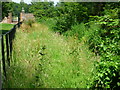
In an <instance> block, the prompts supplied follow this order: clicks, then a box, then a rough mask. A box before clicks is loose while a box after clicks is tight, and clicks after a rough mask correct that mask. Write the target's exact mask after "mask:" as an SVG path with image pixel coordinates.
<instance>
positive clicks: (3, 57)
mask: <svg viewBox="0 0 120 90" xmlns="http://www.w3.org/2000/svg"><path fill="white" fill-rule="evenodd" d="M1 37H2V38H1V46H2V49H1V50H2V63H3V72H4V75H5V77H6V69H5V53H4V37H3V35H2V36H1Z"/></svg>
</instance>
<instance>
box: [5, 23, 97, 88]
mask: <svg viewBox="0 0 120 90" xmlns="http://www.w3.org/2000/svg"><path fill="white" fill-rule="evenodd" d="M26 29H27V30H26ZM97 59H98V57H95V55H94V54H93V53H92V52H91V51H89V49H88V46H87V45H85V44H84V43H83V42H81V43H80V42H78V40H76V39H74V38H68V39H65V37H64V36H60V35H58V34H55V33H53V32H52V31H51V30H49V29H48V27H46V26H45V25H42V24H34V26H33V27H32V28H29V27H27V26H26V25H24V24H23V25H22V27H21V29H20V30H17V33H16V38H15V40H14V44H13V59H12V62H11V67H10V68H9V69H8V72H7V75H8V80H7V81H6V82H5V83H4V87H7V88H86V87H87V84H88V83H89V82H90V81H91V80H92V79H91V77H92V72H93V71H94V70H95V69H94V65H93V64H94V61H95V60H97Z"/></svg>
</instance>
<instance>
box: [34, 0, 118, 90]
mask: <svg viewBox="0 0 120 90" xmlns="http://www.w3.org/2000/svg"><path fill="white" fill-rule="evenodd" d="M33 7H34V6H33ZM119 8H120V3H119V2H116V3H79V2H74V3H71V2H61V3H58V4H57V7H55V9H54V13H56V14H54V15H55V16H54V18H52V19H49V20H48V21H50V20H51V22H55V23H54V24H53V25H52V24H51V26H52V29H53V30H54V31H55V32H58V33H60V34H63V35H65V36H67V37H73V38H78V40H79V41H81V42H82V41H84V42H85V43H86V44H88V45H89V49H90V50H92V51H93V52H94V53H95V54H96V55H99V56H100V57H101V59H100V61H96V63H95V66H96V70H97V72H96V74H95V75H94V76H93V78H94V80H93V81H92V82H91V84H90V85H88V87H89V88H90V87H91V88H95V87H100V88H119V87H120V83H119V82H120V52H119V51H120V48H119V47H120V29H119V28H120V27H119V26H120V17H119V14H120V10H119ZM37 17H38V16H37ZM46 17H48V18H50V17H49V16H46ZM41 19H42V18H41ZM46 20H47V19H45V21H46ZM46 24H47V25H49V23H48V22H47V23H46ZM49 26H50V25H49ZM51 26H50V27H51Z"/></svg>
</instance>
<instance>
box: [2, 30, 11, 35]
mask: <svg viewBox="0 0 120 90" xmlns="http://www.w3.org/2000/svg"><path fill="white" fill-rule="evenodd" d="M8 31H9V30H1V33H0V34H5V33H7V32H8Z"/></svg>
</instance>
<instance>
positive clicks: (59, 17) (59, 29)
mask: <svg viewBox="0 0 120 90" xmlns="http://www.w3.org/2000/svg"><path fill="white" fill-rule="evenodd" d="M30 12H32V13H33V14H34V15H35V17H36V20H37V21H38V22H39V23H43V24H45V25H47V26H48V27H49V28H50V30H47V28H46V27H45V28H42V29H41V27H42V26H41V27H40V28H39V26H37V27H32V25H31V22H29V23H28V26H31V29H28V28H29V27H28V28H26V29H27V30H26V29H25V28H24V30H23V32H24V33H23V32H19V33H18V38H21V37H22V38H23V36H24V39H25V40H23V41H22V42H24V43H25V44H23V45H24V46H22V45H21V46H17V45H20V42H19V41H18V40H16V42H15V49H14V50H15V52H14V53H15V54H16V55H15V57H14V58H15V59H16V63H18V61H22V60H23V62H25V61H26V62H32V63H33V62H35V65H33V66H32V68H33V70H34V68H35V67H36V68H37V69H35V71H34V72H35V74H33V75H37V76H32V75H31V78H35V80H36V81H34V84H32V83H30V82H29V83H27V82H26V83H27V84H28V86H29V85H30V86H31V87H74V88H78V87H83V88H85V87H88V88H92V89H94V88H112V89H113V88H115V89H117V88H119V87H120V15H119V14H120V2H116V3H110V2H100V3H95V2H92V3H85V2H84V3H82V2H59V3H57V4H56V6H54V4H53V2H35V1H34V0H33V1H32V4H31V7H30ZM34 28H36V29H34ZM34 30H35V31H34ZM37 30H38V31H37ZM53 32H55V33H53ZM23 34H24V35H23ZM28 37H29V38H28ZM16 39H17V38H16ZM17 41H18V43H19V44H17ZM28 43H29V44H30V46H29V45H28ZM34 44H35V45H34ZM25 45H28V46H26V47H25ZM31 46H35V47H31ZM18 47H20V48H18ZM17 48H18V49H20V50H17ZM27 48H29V49H27ZM31 48H32V49H31ZM88 49H89V50H88ZM16 50H17V51H19V52H18V53H17V52H16ZM24 50H28V51H26V52H25V53H24V52H23V51H24ZM91 51H92V52H91ZM89 52H90V53H89ZM91 53H94V54H95V55H96V57H100V60H99V59H97V60H96V58H94V57H93V58H92V57H91ZM18 54H20V55H18ZM35 55H36V56H35ZM92 55H93V54H92ZM21 56H22V57H21ZM33 57H34V58H33ZM28 58H29V59H30V61H28ZM34 59H36V60H38V61H39V64H38V62H37V61H33V60H34ZM91 61H92V62H91ZM93 61H95V62H94V66H95V68H94V66H93ZM85 63H86V64H85ZM27 65H28V66H30V65H31V64H27ZM36 65H37V66H36ZM83 65H85V66H86V67H85V66H84V67H83ZM89 65H90V66H89ZM18 66H19V65H18ZM23 66H24V64H23ZM30 67H31V66H30ZM25 68H26V66H25ZM25 68H24V69H25ZM38 68H39V69H38ZM26 69H27V68H26ZM92 69H93V70H92ZM33 70H32V71H33ZM13 71H14V70H13ZM8 73H9V72H8ZM91 73H92V74H93V75H91ZM15 74H16V73H14V74H13V75H15ZM21 74H22V72H21ZM21 74H20V75H21ZM26 75H28V74H26ZM91 76H92V77H91ZM23 77H26V76H23ZM31 78H29V79H28V80H31V82H32V80H33V79H31ZM26 79H27V78H26ZM14 80H16V81H18V79H17V78H16V79H14ZM82 81H83V82H82ZM88 81H89V82H88ZM22 82H23V81H21V83H22ZM40 82H42V83H40ZM16 83H17V82H16ZM27 84H26V85H27ZM11 85H12V84H11ZM20 85H23V87H27V86H24V84H20V83H19V85H18V87H19V86H20ZM14 86H15V85H14V83H13V86H11V87H14ZM21 87H22V86H21Z"/></svg>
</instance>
